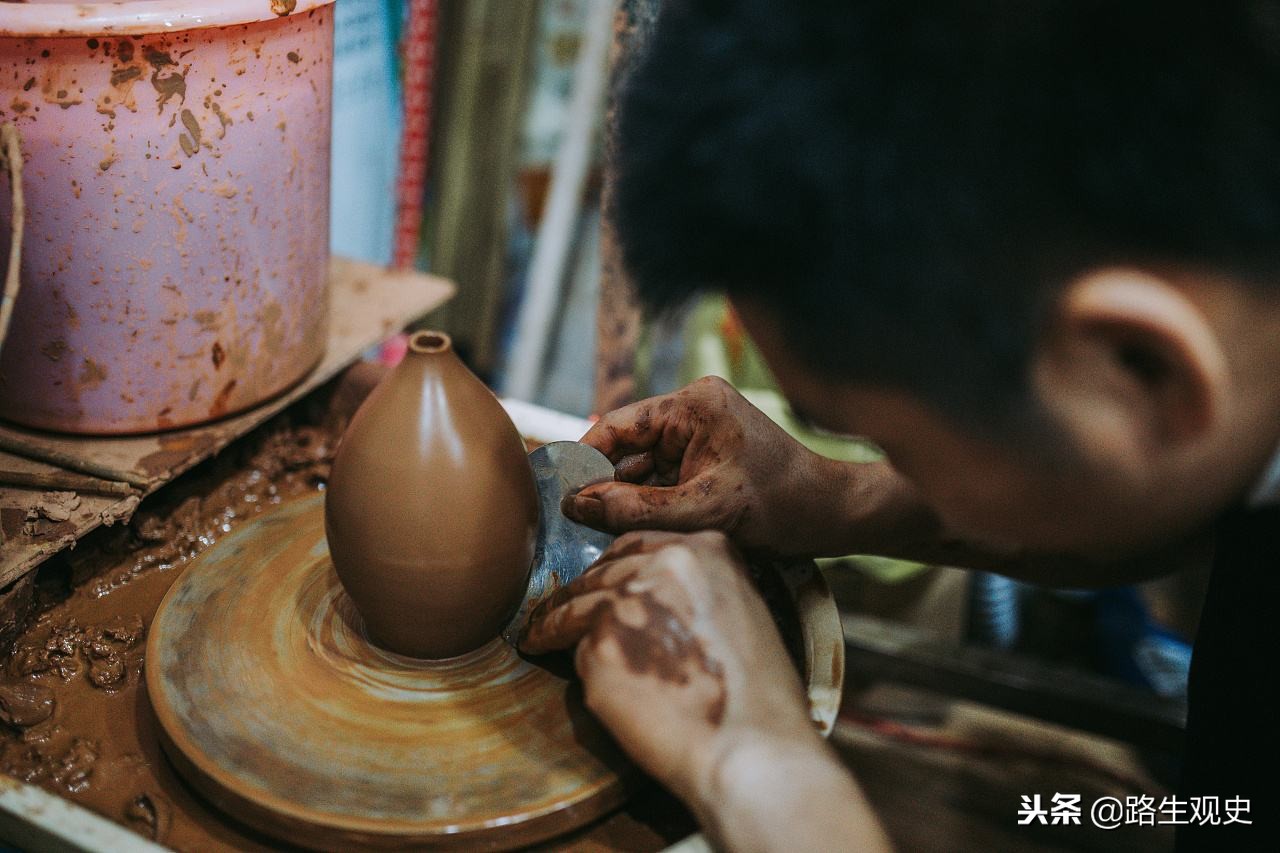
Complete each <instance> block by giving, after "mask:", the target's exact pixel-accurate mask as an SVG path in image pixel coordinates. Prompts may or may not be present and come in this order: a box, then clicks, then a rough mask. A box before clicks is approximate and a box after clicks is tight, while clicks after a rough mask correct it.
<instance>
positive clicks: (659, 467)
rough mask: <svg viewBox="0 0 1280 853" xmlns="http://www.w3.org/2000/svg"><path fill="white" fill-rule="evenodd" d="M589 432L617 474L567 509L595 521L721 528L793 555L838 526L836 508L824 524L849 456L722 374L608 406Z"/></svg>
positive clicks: (616, 526)
mask: <svg viewBox="0 0 1280 853" xmlns="http://www.w3.org/2000/svg"><path fill="white" fill-rule="evenodd" d="M582 441H583V443H585V444H589V445H591V446H592V447H595V448H596V449H598V450H600V451H601V452H602V453H604V455H605V456H608V457H609V459H610V461H612V462H613V463H614V465H615V466H616V469H617V477H618V482H614V483H604V484H600V485H596V486H591V487H588V488H586V489H583V490H582V491H581V492H579V493H578V494H577V495H575V496H574V497H572V498H569V499H568V500H566V501H565V503H564V507H563V509H564V512H565V514H566V515H568V516H569V517H570V518H572V519H574V520H576V521H580V522H582V523H584V524H588V525H590V526H592V527H597V528H600V529H603V530H608V531H611V532H615V533H616V532H621V531H625V530H638V529H661V530H677V531H693V530H708V529H711V530H720V531H723V532H724V533H726V534H728V535H729V537H730V538H731V539H732V540H733V541H734V542H735V544H737V545H739V546H741V547H743V548H747V549H764V550H768V551H770V552H772V553H775V554H779V555H793V556H795V555H811V554H815V553H817V551H816V550H815V545H816V541H815V540H816V538H818V537H821V536H822V535H823V534H824V533H826V532H829V530H830V528H831V527H833V526H835V527H837V528H838V527H839V526H840V523H839V522H838V521H836V522H832V521H831V520H830V519H829V518H828V519H827V522H826V525H825V530H824V525H823V516H824V515H825V516H829V515H830V510H831V509H832V508H833V507H834V506H836V505H837V504H838V503H839V499H838V496H839V495H840V492H841V491H842V490H843V489H846V488H847V487H848V482H847V479H848V478H847V472H846V471H845V470H843V469H846V468H848V467H849V466H844V465H841V463H837V462H833V461H831V460H829V459H825V458H823V457H821V456H818V455H817V454H815V453H813V452H811V451H810V450H808V449H807V448H805V447H804V446H803V445H801V444H800V443H799V442H798V441H796V440H795V439H794V438H792V437H791V436H789V435H787V433H786V432H784V431H783V430H782V428H781V427H779V426H778V425H777V424H775V423H774V422H773V421H771V420H769V418H768V417H767V416H766V415H765V414H764V413H763V412H761V411H760V410H759V409H757V408H756V407H754V406H752V405H751V404H750V403H748V402H747V401H746V399H745V398H743V396H742V395H741V394H739V393H738V392H737V391H736V390H734V388H733V386H731V385H729V384H728V383H727V382H725V381H724V380H722V379H718V378H713V377H708V378H705V379H699V380H698V381H697V382H694V383H693V384H691V385H688V386H687V387H685V388H682V389H681V390H679V391H676V392H674V393H672V394H666V395H663V396H661V397H653V398H651V399H648V400H642V401H640V402H638V403H633V404H632V405H630V406H625V407H623V408H621V409H618V410H617V411H614V412H610V413H609V414H607V415H604V416H603V417H602V418H601V419H600V420H599V421H598V422H597V423H596V424H595V425H594V426H593V427H592V428H591V430H590V431H589V432H588V433H587V434H586V435H585V436H583V437H582ZM824 509H825V510H826V512H825V513H824V512H823V510H824Z"/></svg>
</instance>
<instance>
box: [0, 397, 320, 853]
mask: <svg viewBox="0 0 1280 853" xmlns="http://www.w3.org/2000/svg"><path fill="white" fill-rule="evenodd" d="M298 420H299V418H298V415H297V414H296V413H294V414H290V415H285V416H282V417H280V418H277V419H276V420H275V421H272V422H271V423H270V424H268V425H267V426H265V427H264V428H263V429H261V430H259V431H258V432H256V433H255V434H254V435H253V436H251V437H249V438H248V439H246V440H245V441H244V442H241V443H239V444H237V445H235V446H233V447H232V448H230V449H228V450H227V451H226V452H225V453H224V454H223V455H221V456H220V457H218V458H217V459H215V460H213V461H211V462H209V463H205V464H204V465H203V466H201V468H199V469H197V470H196V471H193V472H191V474H190V475H188V476H187V477H185V478H183V479H182V480H181V481H179V482H178V483H175V484H174V485H173V486H172V487H170V489H168V490H166V491H165V492H164V493H162V494H160V495H158V496H156V497H154V498H152V499H150V500H148V501H147V502H146V503H144V504H143V506H142V507H141V508H140V510H139V511H138V513H137V514H136V515H134V517H133V520H132V521H131V522H130V523H129V524H128V525H123V526H117V527H115V528H109V529H103V530H101V531H99V532H98V533H97V534H95V535H94V536H92V537H90V538H89V539H86V540H85V541H83V542H82V543H81V544H80V545H79V546H78V547H77V548H76V550H74V551H72V552H69V553H68V554H67V555H65V556H59V557H55V558H54V559H53V560H52V561H51V562H50V563H47V564H46V565H45V566H44V567H43V568H42V569H41V572H40V575H39V578H38V580H37V583H36V589H35V597H36V599H37V601H36V603H35V612H34V613H33V614H31V615H30V616H29V617H28V618H27V620H26V621H27V622H29V625H28V627H26V629H25V631H24V632H23V633H21V634H20V635H19V636H18V637H17V638H16V640H13V641H12V644H11V645H8V646H7V647H6V648H5V649H4V652H3V658H2V660H3V672H2V673H0V771H3V772H4V773H7V774H9V775H10V776H13V777H16V778H18V779H22V780H24V781H28V782H31V783H33V784H36V785H39V786H40V787H42V788H44V789H46V790H49V791H52V792H53V793H56V794H58V795H60V796H63V797H65V798H67V799H69V800H71V801H72V802H75V803H77V804H79V805H82V806H86V807H88V808H89V809H91V810H93V811H95V812H98V813H99V814H102V815H103V816H105V817H108V818H110V819H112V820H115V821H118V822H120V823H122V824H124V825H125V826H128V827H129V828H131V829H133V830H135V831H136V832H138V833H140V834H141V835H143V836H145V837H147V838H152V839H155V840H157V841H160V842H161V843H163V844H166V845H168V846H171V847H173V848H175V849H178V850H253V849H266V845H265V844H264V843H262V842H260V841H259V839H258V838H257V837H256V836H254V835H252V834H247V833H246V832H245V831H243V830H240V829H237V828H235V827H233V826H231V825H229V824H228V823H227V822H226V821H225V820H224V819H223V818H222V817H221V816H219V815H217V814H216V813H215V812H214V811H213V810H212V809H211V808H210V807H209V806H207V805H205V804H204V803H203V802H201V801H200V800H199V799H198V798H197V797H196V796H194V795H193V794H192V793H191V792H190V791H189V789H187V788H186V787H185V786H184V785H183V783H182V782H181V781H180V780H179V779H178V777H177V776H176V775H175V774H174V772H173V770H172V769H171V767H170V766H169V764H168V763H167V761H166V760H165V758H164V756H163V754H162V753H161V751H160V745H159V741H158V738H157V733H156V726H155V721H154V716H153V715H152V713H151V709H150V706H149V704H148V702H147V697H146V691H145V689H143V685H142V672H143V664H144V658H145V646H146V632H147V629H148V628H149V626H150V623H151V619H152V616H153V614H154V613H155V610H156V606H157V605H158V604H159V602H160V599H161V598H162V597H163V596H164V594H165V593H166V592H167V591H168V589H169V586H170V585H171V584H172V583H173V581H174V580H175V579H176V578H177V577H178V576H179V575H180V574H181V571H182V569H183V568H184V567H185V566H186V565H187V564H188V563H189V562H190V560H191V559H192V558H193V557H194V556H195V555H196V554H198V553H200V552H201V551H203V550H204V549H205V548H207V547H208V546H209V545H211V544H213V543H214V542H216V541H218V540H219V539H221V538H222V537H223V536H225V535H227V533H228V532H230V531H232V530H234V529H236V527H237V526H238V525H240V524H242V523H243V522H244V521H245V520H247V519H250V518H253V517H255V516H256V515H258V514H259V513H260V512H262V511H264V510H267V509H270V508H271V507H273V506H274V505H275V504H277V503H279V502H281V501H283V500H285V499H286V498H287V497H289V496H296V495H304V494H314V493H315V492H316V490H317V489H318V486H319V484H320V483H321V482H322V481H323V477H324V476H325V475H327V473H328V461H329V459H330V458H331V456H332V453H333V445H334V441H335V437H336V435H337V434H338V431H337V430H338V427H339V426H340V423H336V424H331V425H327V426H326V425H321V426H314V425H311V424H310V423H307V421H308V420H309V419H307V418H302V419H301V420H302V422H301V423H299V422H297V421H298Z"/></svg>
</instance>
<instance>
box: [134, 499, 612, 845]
mask: <svg viewBox="0 0 1280 853" xmlns="http://www.w3.org/2000/svg"><path fill="white" fill-rule="evenodd" d="M147 657H148V661H147V667H146V670H145V677H146V682H147V692H148V694H149V695H150V697H151V700H152V705H153V707H154V709H155V714H156V717H157V719H158V720H159V723H160V728H161V732H162V734H163V742H164V744H165V747H166V751H167V752H168V754H169V755H170V757H171V758H172V759H173V762H174V764H175V765H176V766H177V767H178V768H179V770H180V771H181V772H182V774H183V776H185V777H186V778H187V779H188V780H189V781H190V782H191V783H192V784H193V785H194V787H195V788H196V789H197V790H198V791H199V792H200V793H201V794H203V795H204V796H205V797H206V798H208V799H209V800H210V801H211V802H214V803H216V804H218V805H219V806H221V807H222V808H224V809H226V810H227V811H229V812H230V813H232V814H233V815H235V816H236V817H237V818H238V819H239V820H241V821H243V822H245V823H247V824H249V825H251V826H254V827H256V828H258V829H261V830H263V831H265V832H268V833H270V834H272V835H275V836H277V837H279V838H282V839H286V840H288V841H289V842H291V843H294V844H297V843H302V844H305V845H307V846H315V847H319V848H323V849H350V847H351V846H353V845H354V846H364V845H374V846H385V845H390V844H396V845H403V844H418V845H427V846H431V847H459V848H466V849H475V848H476V846H477V845H479V846H482V847H483V848H485V849H493V848H496V847H504V848H505V847H513V846H518V845H521V844H526V843H532V842H536V841H539V840H543V839H546V838H549V837H552V836H554V835H557V834H559V833H562V832H564V831H566V830H568V829H571V828H574V827H577V826H581V825H582V824H583V823H586V822H587V821H589V820H591V819H592V818H593V817H596V816H599V815H600V814H602V813H604V812H606V811H608V810H610V809H611V808H613V807H614V806H616V805H617V804H618V803H619V802H621V799H622V782H621V771H622V770H623V768H625V767H626V764H625V762H623V761H622V759H621V756H620V754H619V753H618V751H617V749H616V747H615V746H614V745H613V744H612V741H611V740H610V739H609V738H608V736H607V735H605V734H604V732H603V730H602V729H601V728H600V727H599V724H598V723H596V722H595V721H594V720H593V719H592V718H591V717H590V716H589V714H587V712H586V711H585V709H584V708H583V706H582V704H581V694H580V691H579V690H578V689H577V688H576V687H574V686H573V685H572V684H571V683H570V682H569V681H568V680H566V679H564V678H562V677H560V676H557V675H554V674H552V673H551V672H549V671H548V670H546V669H543V668H541V667H539V666H536V665H534V664H532V663H530V662H527V661H525V660H523V659H521V658H520V657H519V656H518V655H517V654H516V653H515V651H514V650H513V649H512V648H511V646H509V645H507V644H506V643H505V642H503V641H502V640H501V639H500V638H496V637H495V638H494V639H491V640H490V641H489V642H488V643H486V644H485V645H483V646H482V647H480V648H479V649H476V650H474V651H471V652H469V653H467V654H465V655H462V656H460V657H456V658H452V659H450V660H442V661H426V660H419V659H415V658H409V657H405V656H402V655H397V654H395V653H392V652H388V651H384V650H382V649H379V648H378V647H376V646H374V645H373V644H371V643H370V642H369V641H368V639H367V638H366V637H365V636H364V634H363V625H362V621H361V619H360V616H359V614H358V613H357V612H356V610H355V608H354V606H353V605H352V603H351V601H350V599H349V598H348V597H347V596H346V594H345V593H344V592H343V589H342V587H341V585H340V584H339V583H338V579H337V576H336V575H335V574H334V572H333V569H332V564H331V563H330V561H329V557H328V553H327V552H326V549H325V540H324V535H323V513H322V510H321V506H320V498H318V497H316V498H308V499H303V500H299V501H295V502H292V503H290V504H286V505H284V506H282V507H280V508H279V509H277V510H276V511H275V512H273V513H271V514H269V515H264V516H263V517H262V518H260V519H258V520H255V521H254V522H253V523H251V524H250V525H247V526H245V527H243V528H241V529H239V530H237V531H235V532H233V533H232V534H231V535H230V536H228V537H226V538H225V539H223V540H222V541H221V542H219V543H218V545H217V546H216V547H215V548H213V549H211V550H210V551H209V552H208V553H206V554H205V555H204V556H203V557H202V558H201V560H200V562H199V563H197V564H195V565H194V566H193V567H192V570H191V571H189V572H187V573H186V574H185V575H183V576H182V577H181V578H180V579H179V580H178V581H177V582H176V583H175V584H174V585H173V587H172V588H171V590H170V591H169V593H168V595H167V596H166V598H165V601H164V602H163V603H162V604H161V605H160V608H159V611H158V612H157V615H156V618H155V621H154V622H153V623H152V628H151V634H150V637H149V640H148V645H147Z"/></svg>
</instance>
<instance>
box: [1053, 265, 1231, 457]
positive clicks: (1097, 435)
mask: <svg viewBox="0 0 1280 853" xmlns="http://www.w3.org/2000/svg"><path fill="white" fill-rule="evenodd" d="M1035 375H1036V382H1037V385H1038V390H1039V392H1040V394H1041V395H1042V397H1043V398H1044V399H1045V401H1046V403H1047V404H1048V405H1049V406H1050V408H1052V409H1054V410H1056V411H1057V412H1058V414H1059V415H1062V416H1065V417H1067V418H1069V419H1071V420H1072V421H1074V423H1073V426H1074V427H1076V428H1077V430H1080V429H1083V430H1084V435H1085V436H1089V434H1092V436H1091V437H1092V439H1093V440H1103V441H1108V442H1110V443H1112V444H1113V445H1115V446H1116V449H1118V448H1119V447H1124V446H1128V447H1132V448H1134V449H1137V447H1138V446H1139V445H1145V446H1147V447H1151V446H1152V443H1153V442H1154V443H1155V444H1158V445H1170V444H1173V445H1180V444H1184V443H1185V442H1188V441H1193V440H1194V439H1196V438H1199V437H1202V436H1203V435H1204V434H1205V433H1206V432H1207V431H1209V430H1211V429H1212V428H1213V426H1214V424H1215V423H1216V420H1217V418H1218V417H1219V416H1220V414H1221V412H1222V408H1223V405H1224V403H1225V400H1224V395H1225V394H1226V393H1227V390H1228V387H1229V378H1228V372H1227V359H1226V355H1225V353H1224V351H1223V348H1222V346H1221V342H1220V341H1219V339H1218V336H1217V334H1216V333H1215V330H1214V327H1213V325H1212V324H1211V323H1210V321H1209V318H1208V317H1207V316H1206V315H1205V314H1204V312H1203V311H1202V310H1201V309H1200V307H1199V306H1198V305H1197V304H1196V303H1195V302H1193V301H1192V300H1191V299H1189V298H1188V296H1187V293H1186V292H1185V291H1184V290H1183V289H1182V288H1180V287H1179V286H1177V285H1176V284H1174V283H1173V282H1171V281H1170V280H1168V279H1166V278H1162V277H1160V276H1158V275H1154V274H1151V273H1148V272H1145V271H1140V270H1135V269H1128V268H1104V269H1098V270H1093V271H1090V272H1089V273H1087V274H1086V275H1084V276H1081V277H1080V278H1077V279H1076V280H1074V281H1073V282H1071V283H1070V284H1069V285H1068V286H1067V287H1066V289H1065V290H1064V292H1063V293H1062V295H1061V298H1060V300H1059V301H1058V303H1057V305H1056V306H1055V310H1054V313H1053V316H1052V317H1051V319H1050V323H1049V326H1048V328H1047V330H1046V334H1045V335H1044V337H1043V339H1042V340H1041V342H1040V347H1039V351H1038V353H1037V356H1036V365H1035Z"/></svg>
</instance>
